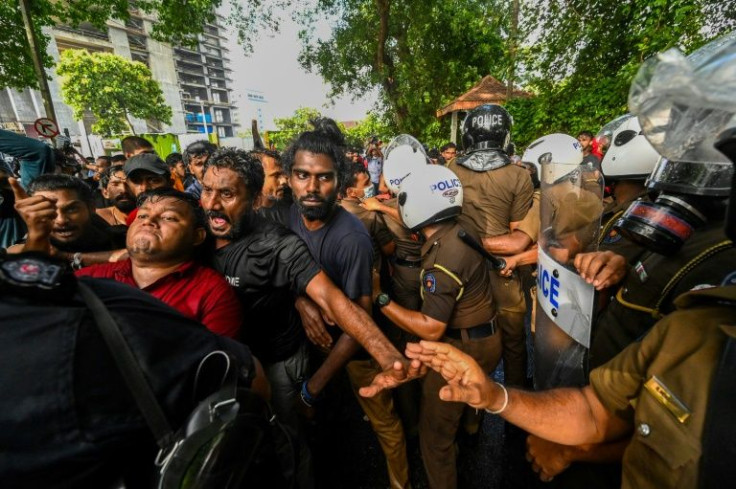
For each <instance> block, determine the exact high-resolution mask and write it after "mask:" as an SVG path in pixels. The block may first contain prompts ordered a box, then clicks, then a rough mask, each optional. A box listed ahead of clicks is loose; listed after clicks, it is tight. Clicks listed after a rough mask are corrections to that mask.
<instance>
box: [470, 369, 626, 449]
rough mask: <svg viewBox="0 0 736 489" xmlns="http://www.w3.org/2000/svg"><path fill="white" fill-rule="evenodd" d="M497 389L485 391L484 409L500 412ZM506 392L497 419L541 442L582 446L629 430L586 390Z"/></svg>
mask: <svg viewBox="0 0 736 489" xmlns="http://www.w3.org/2000/svg"><path fill="white" fill-rule="evenodd" d="M486 382H488V383H491V381H490V380H486ZM500 390H501V388H500V387H499V386H498V385H496V384H495V383H494V384H493V385H492V387H491V389H490V390H489V392H493V397H492V398H491V401H490V402H487V403H486V405H485V406H484V407H485V408H486V409H490V410H492V411H497V410H499V409H501V407H502V406H503V401H504V395H503V393H502V392H499V391H500ZM508 393H509V402H508V405H507V407H506V409H505V410H503V412H502V413H501V414H500V416H501V417H503V418H504V419H505V420H506V421H509V422H510V423H513V424H515V425H516V426H518V427H520V428H522V429H524V430H526V431H528V432H529V433H531V434H534V435H536V436H538V437H540V438H544V439H545V440H549V441H553V442H555V443H560V444H562V445H583V444H587V443H601V442H603V441H606V440H616V439H619V438H620V437H621V436H623V435H624V434H625V433H627V432H628V431H630V426H629V425H628V424H627V423H626V422H625V421H623V420H622V419H620V418H618V417H616V416H614V415H612V414H610V413H609V412H608V411H606V410H605V408H604V407H603V406H602V405H601V404H600V401H598V400H597V398H596V397H595V393H594V391H593V389H591V388H590V387H584V388H583V389H573V388H564V389H552V390H548V391H542V392H527V391H522V390H518V389H508ZM486 401H488V399H487V398H486Z"/></svg>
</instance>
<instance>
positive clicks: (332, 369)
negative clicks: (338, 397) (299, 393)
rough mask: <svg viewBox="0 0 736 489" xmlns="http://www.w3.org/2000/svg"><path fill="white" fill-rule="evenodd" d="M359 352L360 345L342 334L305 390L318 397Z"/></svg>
mask: <svg viewBox="0 0 736 489" xmlns="http://www.w3.org/2000/svg"><path fill="white" fill-rule="evenodd" d="M359 350H360V343H358V342H357V341H355V340H354V339H353V338H351V337H350V336H349V335H347V334H345V333H343V334H341V335H340V338H339V339H338V340H337V343H335V346H334V347H333V348H332V350H330V353H329V355H327V358H326V359H325V361H324V362H322V365H320V367H319V368H318V369H317V371H316V372H315V373H314V375H312V376H311V377H310V378H309V382H308V383H307V389H308V390H309V393H310V394H311V395H313V396H318V395H319V394H320V393H321V392H322V390H323V389H324V388H325V386H326V385H327V383H328V382H329V381H330V380H331V379H332V377H334V376H335V374H337V372H339V371H340V370H341V369H342V368H343V367H344V366H345V364H346V363H348V361H350V359H351V358H352V357H353V355H355V354H356V353H357V352H358V351H359Z"/></svg>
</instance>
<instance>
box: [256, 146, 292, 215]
mask: <svg viewBox="0 0 736 489" xmlns="http://www.w3.org/2000/svg"><path fill="white" fill-rule="evenodd" d="M250 154H252V155H253V156H255V157H256V158H258V161H260V162H261V166H262V167H263V176H264V179H263V188H261V195H260V197H259V198H258V204H257V207H258V209H259V210H261V209H270V208H273V207H274V206H276V205H278V204H284V205H287V206H288V205H291V202H292V198H291V190H290V189H289V185H288V183H287V182H288V180H289V179H288V178H287V176H286V174H285V173H284V168H283V166H282V164H281V156H280V155H279V154H278V153H277V152H276V151H270V150H267V149H254V150H252V151H251V152H250Z"/></svg>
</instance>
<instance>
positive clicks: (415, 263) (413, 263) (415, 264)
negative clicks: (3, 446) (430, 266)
mask: <svg viewBox="0 0 736 489" xmlns="http://www.w3.org/2000/svg"><path fill="white" fill-rule="evenodd" d="M394 265H398V266H400V267H407V268H421V267H422V260H404V259H403V258H398V257H396V258H394Z"/></svg>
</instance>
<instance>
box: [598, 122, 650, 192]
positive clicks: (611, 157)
mask: <svg viewBox="0 0 736 489" xmlns="http://www.w3.org/2000/svg"><path fill="white" fill-rule="evenodd" d="M616 120H617V121H618V120H619V119H616ZM658 160H659V153H657V151H655V149H654V148H652V145H651V144H649V141H647V138H646V137H645V136H644V135H643V134H642V132H641V126H640V125H639V120H638V119H637V118H636V117H634V116H633V115H630V114H629V115H628V117H627V118H626V119H625V120H623V122H622V123H621V124H620V125H619V126H618V127H617V128H616V129H615V130H614V131H613V132H612V133H611V144H610V146H609V148H608V152H606V155H605V156H604V157H603V161H602V162H601V170H602V171H603V176H604V177H605V178H606V181H609V180H644V179H645V178H647V177H648V176H649V174H650V173H652V170H653V169H654V166H655V165H656V164H657V161H658Z"/></svg>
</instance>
